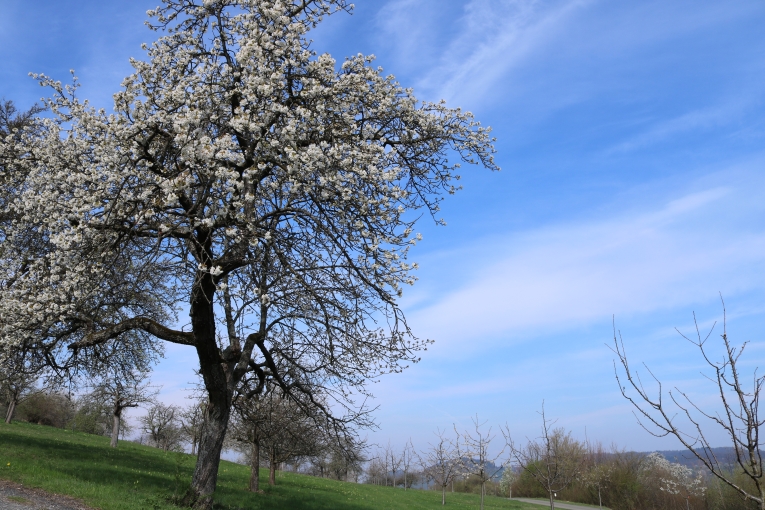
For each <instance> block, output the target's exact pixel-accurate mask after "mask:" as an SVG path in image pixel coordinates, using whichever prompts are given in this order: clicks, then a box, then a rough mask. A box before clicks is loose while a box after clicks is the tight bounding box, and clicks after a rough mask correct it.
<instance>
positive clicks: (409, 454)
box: [401, 438, 415, 490]
mask: <svg viewBox="0 0 765 510" xmlns="http://www.w3.org/2000/svg"><path fill="white" fill-rule="evenodd" d="M414 456H415V450H414V445H413V444H412V439H411V438H410V439H409V441H407V442H406V443H405V444H404V450H403V451H402V452H401V468H402V470H403V471H404V490H406V489H407V488H408V487H409V486H410V485H408V484H407V483H408V482H409V483H411V482H412V479H411V477H410V476H409V475H410V470H411V467H412V459H413V457H414Z"/></svg>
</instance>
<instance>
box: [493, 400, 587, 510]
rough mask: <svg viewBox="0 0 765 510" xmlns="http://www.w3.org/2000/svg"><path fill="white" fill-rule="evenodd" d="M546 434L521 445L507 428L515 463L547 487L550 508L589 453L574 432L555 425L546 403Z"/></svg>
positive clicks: (508, 443)
mask: <svg viewBox="0 0 765 510" xmlns="http://www.w3.org/2000/svg"><path fill="white" fill-rule="evenodd" d="M540 414H541V415H542V435H541V436H540V437H539V439H538V440H536V441H531V440H529V441H528V443H527V444H526V446H519V445H517V444H516V443H515V442H514V441H513V440H512V438H511V436H510V430H509V429H508V428H506V429H505V431H503V432H504V435H505V441H506V443H507V446H508V448H509V449H510V453H511V455H512V457H513V460H514V461H515V463H516V464H517V465H518V466H520V468H521V469H522V470H524V471H526V472H528V473H529V474H530V475H531V476H532V477H533V478H534V479H535V480H536V481H537V482H538V483H539V484H540V485H541V486H542V487H543V488H544V490H545V492H546V493H547V495H548V497H549V499H550V508H551V509H554V508H555V494H556V493H558V492H560V491H562V490H563V489H565V488H566V487H568V486H569V485H571V483H572V482H574V480H576V479H577V478H578V477H579V475H580V474H581V472H582V468H583V461H584V456H585V449H584V446H583V445H582V444H581V443H579V442H578V441H576V440H575V439H574V438H572V437H571V433H570V432H566V431H565V430H564V429H563V428H560V427H559V428H555V429H553V428H552V426H553V425H554V423H555V422H553V421H551V420H548V419H547V418H546V417H545V408H544V403H542V412H541V413H540Z"/></svg>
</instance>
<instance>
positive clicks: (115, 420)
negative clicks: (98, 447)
mask: <svg viewBox="0 0 765 510" xmlns="http://www.w3.org/2000/svg"><path fill="white" fill-rule="evenodd" d="M120 414H122V412H121V411H118V410H115V411H114V414H113V415H112V442H111V443H110V446H111V447H112V448H117V439H118V438H119V436H120Z"/></svg>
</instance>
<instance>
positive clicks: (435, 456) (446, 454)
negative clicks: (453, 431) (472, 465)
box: [419, 430, 460, 506]
mask: <svg viewBox="0 0 765 510" xmlns="http://www.w3.org/2000/svg"><path fill="white" fill-rule="evenodd" d="M435 434H436V438H437V441H436V442H435V443H430V448H429V449H428V450H426V451H425V452H423V453H422V454H421V455H420V456H419V458H420V464H421V465H422V468H423V471H425V472H426V473H427V474H428V476H430V478H432V479H433V481H434V482H435V484H436V485H437V486H438V487H439V488H440V489H441V505H442V506H443V505H446V488H447V487H448V486H449V484H450V483H452V482H453V481H454V477H455V476H457V474H458V472H459V468H460V458H459V454H458V453H457V448H456V447H455V445H454V443H452V442H451V441H449V440H448V439H447V438H446V437H445V436H444V432H443V431H441V430H437V431H436V432H435Z"/></svg>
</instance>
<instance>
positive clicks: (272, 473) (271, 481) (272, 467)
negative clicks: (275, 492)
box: [268, 448, 276, 485]
mask: <svg viewBox="0 0 765 510" xmlns="http://www.w3.org/2000/svg"><path fill="white" fill-rule="evenodd" d="M269 457H271V458H270V459H269V462H268V485H276V459H275V457H276V451H275V449H274V448H271V454H270V455H269Z"/></svg>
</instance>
